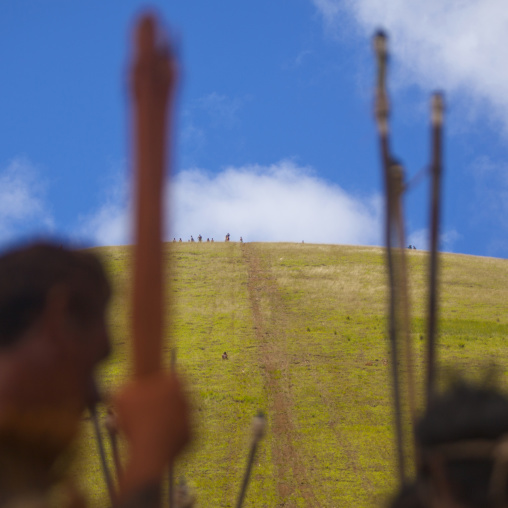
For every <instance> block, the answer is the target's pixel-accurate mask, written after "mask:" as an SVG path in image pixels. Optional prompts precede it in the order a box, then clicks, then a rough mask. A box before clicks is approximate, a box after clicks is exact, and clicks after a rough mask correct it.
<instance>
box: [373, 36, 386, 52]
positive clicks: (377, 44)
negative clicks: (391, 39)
mask: <svg viewBox="0 0 508 508" xmlns="http://www.w3.org/2000/svg"><path fill="white" fill-rule="evenodd" d="M374 49H375V51H376V53H377V54H378V55H380V56H381V55H382V56H386V54H387V52H388V36H387V35H386V32H385V31H384V30H377V32H376V33H375V34H374Z"/></svg>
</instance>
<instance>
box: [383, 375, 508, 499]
mask: <svg viewBox="0 0 508 508" xmlns="http://www.w3.org/2000/svg"><path fill="white" fill-rule="evenodd" d="M415 433H416V442H417V446H418V448H419V458H420V464H419V467H418V472H417V478H416V482H415V484H414V485H412V486H411V487H410V488H406V489H404V491H401V493H400V494H399V496H398V497H397V498H396V499H395V500H394V503H393V504H392V506H394V507H395V506H396V507H399V506H400V507H403V506H408V507H410V506H411V507H413V506H415V507H419V506H422V507H432V508H438V507H440V508H445V507H446V508H480V507H481V508H495V507H507V506H508V397H507V396H506V395H504V394H503V393H501V392H500V391H499V390H498V389H495V388H493V387H487V386H475V385H473V384H469V383H466V382H464V381H459V382H455V383H454V384H453V386H452V387H451V388H449V389H448V390H447V391H445V392H444V393H442V394H440V395H437V396H436V397H435V398H434V400H433V401H432V402H431V404H430V405H429V407H428V408H427V410H426V411H425V413H424V415H423V416H422V418H421V419H420V421H419V422H418V424H417V426H416V431H415Z"/></svg>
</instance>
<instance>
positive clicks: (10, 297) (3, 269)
mask: <svg viewBox="0 0 508 508" xmlns="http://www.w3.org/2000/svg"><path fill="white" fill-rule="evenodd" d="M109 297H110V288H109V284H108V281H107V279H106V276H105V273H104V270H103V268H102V266H101V264H100V262H99V261H98V259H97V258H96V257H95V256H94V255H92V254H91V253H88V252H83V251H72V250H69V249H66V248H64V247H62V246H59V245H53V244H49V243H37V244H33V245H29V246H25V247H21V248H18V249H15V250H11V251H9V252H7V253H5V254H3V255H1V256H0V445H1V446H2V449H5V448H6V447H7V448H8V447H10V446H12V447H14V448H16V454H18V455H19V454H20V451H19V449H20V448H23V447H26V452H27V454H29V455H30V454H31V452H30V451H29V448H30V447H34V448H35V449H36V450H37V452H38V453H39V454H40V455H41V456H44V457H45V458H46V459H48V460H51V459H53V458H54V457H55V456H56V455H57V454H58V453H59V452H60V451H61V450H62V449H64V448H65V446H66V445H67V444H68V443H69V442H70V440H71V438H72V437H73V436H74V434H75V432H76V429H77V426H78V423H79V419H80V417H81V413H82V411H83V409H84V408H85V406H86V405H87V404H89V403H91V402H92V398H93V397H94V396H95V389H94V383H93V377H92V375H93V371H94V369H95V367H96V366H97V364H98V362H99V361H100V360H102V359H103V358H105V357H106V356H107V354H108V353H109V340H108V334H107V329H106V315H105V313H106V306H107V303H108V300H109ZM1 453H2V450H0V454H1ZM31 460H32V459H31Z"/></svg>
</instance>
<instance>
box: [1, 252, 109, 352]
mask: <svg viewBox="0 0 508 508" xmlns="http://www.w3.org/2000/svg"><path fill="white" fill-rule="evenodd" d="M58 285H62V286H65V288H66V289H67V290H68V291H69V313H70V317H71V318H73V319H75V320H76V322H77V323H79V324H80V325H81V326H86V324H87V322H88V321H89V320H90V319H92V318H93V317H94V316H96V315H97V314H98V313H99V312H101V311H102V309H103V308H104V306H105V305H106V303H107V301H108V299H109V296H110V287H109V283H108V281H107V278H106V274H105V272H104V269H103V268H102V265H101V263H100V261H99V260H98V258H97V257H96V256H95V255H93V254H92V253H90V252H86V251H75V250H70V249H67V248H64V247H62V246H60V245H58V244H52V243H42V242H41V243H35V244H31V245H28V246H24V247H20V248H17V249H14V250H11V251H9V252H7V253H5V254H3V255H2V256H0V348H6V347H9V346H11V345H13V344H15V343H16V342H17V340H18V338H19V337H20V336H21V335H22V333H23V332H24V331H25V330H27V329H28V328H29V327H30V326H31V325H32V324H33V323H34V322H35V321H36V320H37V318H38V317H39V316H40V314H41V313H42V311H43V309H44V306H45V304H46V298H47V296H48V293H49V291H50V290H51V289H52V288H53V287H55V286H58Z"/></svg>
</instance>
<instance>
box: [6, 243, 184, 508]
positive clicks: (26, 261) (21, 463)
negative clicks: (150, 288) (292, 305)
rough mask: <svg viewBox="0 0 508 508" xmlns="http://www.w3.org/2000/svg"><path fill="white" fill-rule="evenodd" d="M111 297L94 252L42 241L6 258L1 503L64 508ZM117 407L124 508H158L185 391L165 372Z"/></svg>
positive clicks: (123, 395)
mask: <svg viewBox="0 0 508 508" xmlns="http://www.w3.org/2000/svg"><path fill="white" fill-rule="evenodd" d="M109 297H110V288H109V284H108V282H107V279H106V276H105V273H104V270H103V268H102V266H101V264H100V262H99V261H98V260H97V259H96V257H95V256H93V255H92V254H90V253H87V252H75V251H70V250H67V249H65V248H62V247H59V246H55V245H51V244H43V243H40V244H35V245H31V246H28V247H24V248H20V249H17V250H14V251H11V252H9V253H7V254H4V255H3V256H1V257H0V506H37V507H39V506H41V507H43V506H49V505H52V506H55V505H58V506H62V505H63V503H62V501H61V500H60V502H56V504H55V500H54V499H52V497H51V496H52V495H53V494H54V488H53V487H54V486H55V485H57V484H59V483H61V482H62V481H63V480H65V476H66V475H67V473H68V469H69V463H70V461H69V450H68V448H69V445H70V444H71V443H72V441H73V438H74V437H75V436H76V433H77V431H78V426H79V422H80V420H81V418H82V415H83V410H84V409H85V408H86V407H87V406H89V405H91V404H94V402H95V400H94V399H95V397H96V391H95V388H94V383H93V377H92V376H93V372H94V369H95V367H96V366H97V364H98V363H99V362H100V361H101V360H102V359H104V358H105V357H106V356H107V355H108V353H109V340H108V333H107V329H106V320H105V312H106V307H107V303H108V300H109ZM115 407H116V410H117V412H118V422H119V427H120V431H121V432H123V433H124V435H125V437H126V439H127V443H128V451H129V461H128V463H127V464H126V467H125V472H124V475H123V477H122V478H121V482H120V492H119V506H124V507H131V506H132V507H138V506H139V507H141V506H154V504H153V503H152V502H151V500H152V499H155V500H157V499H158V492H157V484H158V482H159V480H160V477H161V475H162V473H163V471H164V469H165V467H166V465H167V463H168V461H170V460H172V459H173V458H174V457H175V456H176V455H177V454H178V452H179V451H180V450H181V448H182V447H183V446H184V445H185V443H186V442H187V440H188V437H189V436H188V427H189V426H188V411H187V406H186V403H185V400H184V397H183V395H182V391H181V388H180V386H179V384H178V381H177V379H176V378H175V377H173V376H170V375H168V374H162V373H159V374H156V375H153V376H147V377H145V378H143V379H142V380H139V381H138V380H136V381H133V382H132V383H131V384H130V385H129V386H127V387H125V388H124V389H123V390H122V391H121V392H120V394H119V395H118V397H117V399H116V404H115ZM70 503H71V505H73V506H81V504H79V503H78V502H77V498H76V499H74V500H70Z"/></svg>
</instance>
